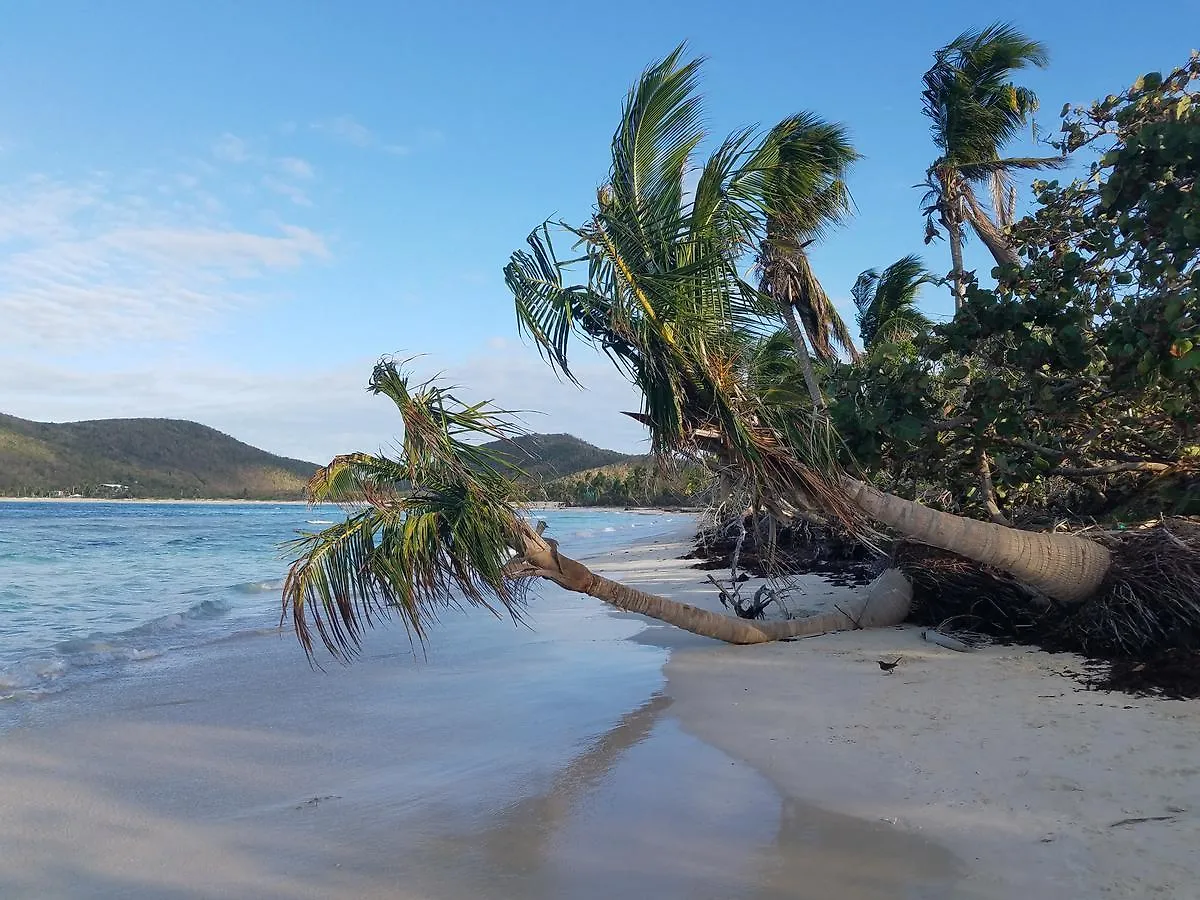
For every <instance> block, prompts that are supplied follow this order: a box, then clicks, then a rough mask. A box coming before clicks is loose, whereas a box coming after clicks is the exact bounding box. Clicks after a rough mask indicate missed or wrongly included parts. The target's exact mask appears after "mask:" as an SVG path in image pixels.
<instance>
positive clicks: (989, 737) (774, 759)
mask: <svg viewBox="0 0 1200 900" xmlns="http://www.w3.org/2000/svg"><path fill="white" fill-rule="evenodd" d="M668 555H670V554H668ZM674 555H678V554H674ZM687 566H688V564H687V563H684V562H677V561H664V562H663V563H662V564H661V568H662V570H663V571H662V573H661V575H660V576H659V577H658V578H657V579H654V580H646V581H642V584H644V585H645V586H646V587H647V588H653V587H655V586H656V585H657V586H658V587H659V588H660V589H661V588H662V586H663V585H666V584H669V585H671V588H672V593H673V594H674V595H675V596H677V597H678V598H679V599H686V600H688V601H689V602H693V603H696V604H697V605H705V606H708V607H709V608H719V607H717V606H714V605H713V603H712V600H711V597H710V592H709V591H708V590H705V588H704V584H703V580H702V579H703V573H700V572H697V571H696V570H693V569H689V568H687ZM620 568H622V566H621V564H620V563H618V564H617V565H616V569H618V570H619V569H620ZM627 568H629V569H631V570H636V568H637V566H628V567H627ZM629 574H630V575H632V576H633V580H635V581H636V580H639V579H638V578H637V573H636V571H630V573H629ZM612 576H613V577H620V573H619V571H618V572H614V573H612ZM802 581H803V583H804V584H805V585H806V587H807V591H806V593H805V594H803V595H802V596H800V598H799V599H798V600H797V601H796V605H799V606H803V607H806V608H809V609H813V610H819V609H822V608H825V607H827V606H828V605H829V604H831V603H833V602H837V597H838V596H839V594H840V592H841V590H842V589H839V588H831V587H829V586H828V585H827V584H825V583H824V582H822V581H819V580H816V579H803V580H802ZM754 586H755V583H754V582H751V583H748V584H747V585H746V586H745V588H743V590H744V591H746V592H748V593H752V592H753V588H754ZM655 635H659V636H660V638H656V637H655ZM641 639H643V640H656V639H661V640H663V642H664V643H671V644H673V645H674V646H675V647H676V650H675V652H674V653H673V655H672V658H671V661H670V663H669V665H668V666H667V673H668V676H669V681H668V693H669V694H670V696H671V697H672V698H674V700H675V703H674V705H673V706H672V708H671V712H672V715H674V716H676V717H678V718H679V720H680V721H681V722H682V724H683V726H684V728H685V729H686V730H687V731H688V732H689V733H691V734H693V735H695V736H697V737H699V738H700V739H702V740H703V741H705V742H707V743H709V744H711V745H712V746H715V747H718V748H720V749H722V750H724V751H725V752H726V753H728V754H729V755H731V756H733V757H735V758H737V759H741V760H744V761H745V762H748V763H749V764H750V765H752V766H753V767H754V768H755V769H756V770H757V771H759V772H761V773H762V774H763V775H764V776H766V777H767V778H768V779H769V780H770V781H771V782H772V783H773V784H774V785H775V787H776V789H777V790H779V791H780V792H782V793H783V794H785V795H788V796H791V797H793V798H797V799H799V800H802V801H805V802H808V803H812V804H815V805H817V806H819V807H820V808H822V809H825V810H830V811H836V812H838V813H841V814H845V815H848V816H852V817H856V818H859V819H863V820H869V821H875V822H883V823H887V824H888V825H889V826H890V827H892V828H894V829H895V830H897V831H899V832H904V833H910V834H920V835H922V836H924V837H926V838H928V839H930V840H931V841H933V842H935V843H937V844H940V845H942V846H944V847H946V848H949V849H950V850H951V851H953V852H954V853H955V854H956V855H957V856H958V857H959V858H960V859H961V860H962V861H963V864H964V865H965V867H966V877H965V878H964V879H963V881H962V882H961V883H960V884H959V885H958V886H957V888H956V893H955V894H954V896H964V897H989V898H1025V900H1033V898H1037V900H1055V898H1063V900H1067V898H1082V897H1114V898H1115V897H1128V898H1135V897H1136V898H1142V897H1162V898H1178V900H1195V898H1197V897H1200V701H1192V702H1181V701H1168V700H1153V699H1135V698H1132V697H1129V696H1127V695H1124V694H1110V693H1102V692H1092V691H1086V690H1084V689H1083V688H1082V687H1081V685H1080V682H1079V681H1077V680H1076V679H1074V678H1073V677H1071V673H1073V672H1079V671H1080V670H1081V663H1082V660H1080V659H1079V658H1078V657H1075V656H1072V655H1069V654H1054V655H1052V654H1047V653H1043V652H1040V651H1036V650H1031V649H1028V648H1022V647H991V648H987V649H983V650H978V651H974V652H971V653H956V652H953V651H950V650H945V649H942V648H940V647H937V646H934V645H931V644H929V643H926V642H925V641H923V640H922V639H921V637H920V629H917V628H913V627H903V628H895V629H886V630H880V631H870V632H852V633H844V634H838V635H828V636H824V637H818V638H811V639H807V640H804V641H796V642H789V643H777V644H769V645H760V646H756V647H730V646H712V645H709V644H705V643H702V642H699V641H695V640H692V639H690V637H684V638H680V637H679V636H678V635H676V634H672V633H670V632H669V631H668V630H667V629H665V628H661V627H654V628H653V629H648V630H647V632H645V633H643V635H642V637H641ZM897 657H900V658H901V662H900V664H899V666H897V667H896V669H895V670H894V672H893V674H891V675H885V674H884V673H883V672H882V671H881V670H880V668H879V666H878V664H877V662H878V661H879V660H885V661H891V660H894V659H896V658H897ZM864 852H869V848H864Z"/></svg>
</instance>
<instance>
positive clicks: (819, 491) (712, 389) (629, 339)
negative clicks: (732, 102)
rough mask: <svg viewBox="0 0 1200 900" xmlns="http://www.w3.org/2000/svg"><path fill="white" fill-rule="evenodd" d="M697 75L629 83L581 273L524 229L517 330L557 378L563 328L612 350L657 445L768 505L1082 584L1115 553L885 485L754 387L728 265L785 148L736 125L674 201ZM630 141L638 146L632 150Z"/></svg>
mask: <svg viewBox="0 0 1200 900" xmlns="http://www.w3.org/2000/svg"><path fill="white" fill-rule="evenodd" d="M695 73H696V63H695V62H692V63H687V64H682V63H681V62H680V58H679V51H676V53H675V54H672V56H670V57H668V58H667V59H666V60H664V61H663V62H662V63H660V64H658V65H656V66H654V67H652V68H651V69H649V70H647V72H646V73H645V74H644V75H643V76H642V79H641V80H640V81H639V83H638V85H637V87H635V88H634V90H633V91H632V92H631V94H630V99H629V101H628V102H627V104H626V110H625V116H624V119H623V122H622V124H621V126H620V128H619V129H618V131H617V136H616V138H615V139H614V153H613V167H612V171H611V173H610V186H609V187H606V188H603V189H601V191H600V198H599V203H598V204H597V209H596V212H595V214H594V215H593V218H592V219H591V220H590V222H589V223H588V224H586V225H585V226H582V227H569V226H565V225H564V226H562V228H563V229H564V230H565V231H566V232H567V234H568V235H569V236H570V237H571V238H572V239H573V240H575V241H576V242H577V243H578V245H579V247H580V250H581V253H582V258H581V259H580V260H578V261H577V262H579V264H580V265H583V266H585V267H586V276H587V277H586V279H585V280H584V281H582V282H579V283H571V279H572V277H573V274H574V272H575V266H574V264H573V263H564V262H560V261H559V257H558V256H557V255H556V254H555V252H554V249H553V246H554V244H553V238H552V236H551V233H550V230H549V228H548V227H547V226H543V227H542V228H540V229H538V230H537V231H535V232H534V233H533V234H531V235H530V236H529V239H528V243H529V246H530V250H528V251H518V252H516V253H514V254H513V257H512V260H511V261H510V262H509V264H508V266H507V267H506V269H505V276H506V281H507V284H508V286H509V288H510V290H511V291H512V292H513V295H514V298H515V300H516V311H517V318H518V322H519V323H520V326H521V328H522V330H523V331H524V332H525V333H527V334H528V335H530V336H531V337H532V339H533V340H534V342H535V344H536V345H537V346H538V348H539V350H540V351H541V352H542V353H543V354H544V356H545V357H546V358H547V359H548V360H549V361H550V363H551V364H552V366H554V367H555V368H557V369H558V370H560V371H562V372H565V373H567V374H569V373H570V368H569V359H568V356H569V347H570V345H571V342H572V339H573V338H575V339H581V340H582V341H583V342H584V343H587V344H591V345H592V346H594V347H598V348H599V349H601V350H603V351H604V352H606V353H608V354H609V355H610V356H611V357H612V358H613V359H614V360H615V361H616V363H617V365H618V366H619V368H620V369H621V370H622V371H623V372H624V373H625V374H626V375H627V376H628V377H629V378H630V380H631V381H632V382H633V383H634V385H635V386H637V387H638V388H639V389H640V391H641V393H642V395H643V398H644V399H643V411H642V414H641V415H640V416H639V419H640V420H641V421H643V422H644V423H646V424H647V425H648V426H649V428H650V434H651V441H652V445H653V447H654V448H655V450H656V451H659V452H679V451H688V450H692V449H695V448H697V447H699V448H701V449H703V450H705V451H708V452H711V453H712V454H714V455H715V456H716V457H717V458H719V459H720V460H721V461H722V464H723V465H724V467H725V468H726V470H727V471H728V470H731V469H735V470H736V471H737V472H739V473H740V474H741V476H742V477H743V478H744V479H745V482H746V483H747V484H748V485H749V486H751V488H752V490H753V491H754V494H755V497H756V501H757V502H759V503H761V504H763V505H765V506H767V508H768V509H770V510H771V511H772V512H778V513H781V514H784V515H787V514H789V510H790V509H797V508H799V509H819V510H821V511H823V512H824V513H826V514H828V515H833V516H835V517H837V518H838V519H840V520H841V521H842V522H844V523H846V524H847V525H848V527H850V528H851V529H852V530H855V531H857V532H858V533H860V534H868V535H869V530H868V528H867V524H866V523H867V521H868V520H872V521H875V522H878V523H881V524H883V525H887V526H889V527H891V528H894V529H896V530H897V531H899V532H900V533H902V534H905V535H907V536H909V537H912V538H914V539H916V540H919V541H922V542H924V543H927V544H931V545H933V546H936V547H940V548H942V549H945V550H951V551H953V552H957V553H959V554H961V555H963V556H966V557H968V558H970V559H973V560H975V561H977V562H981V563H985V564H987V565H991V566H994V567H996V568H999V569H1001V570H1003V571H1007V572H1009V573H1010V574H1013V575H1014V576H1016V577H1018V578H1020V579H1022V580H1023V581H1025V582H1026V583H1028V584H1030V585H1032V586H1034V587H1036V588H1038V589H1039V590H1041V591H1042V592H1043V593H1045V594H1046V595H1047V596H1050V597H1052V598H1054V599H1057V600H1061V601H1064V602H1071V601H1078V600H1081V599H1083V598H1085V597H1087V596H1089V595H1090V594H1092V593H1093V592H1094V591H1095V590H1096V589H1097V588H1098V587H1099V585H1100V583H1101V581H1102V580H1103V577H1104V575H1105V573H1106V572H1107V570H1108V567H1109V565H1110V562H1111V557H1110V555H1109V553H1108V551H1107V550H1106V549H1105V548H1103V547H1102V546H1100V545H1099V544H1097V543H1095V542H1093V541H1089V540H1086V539H1083V538H1079V537H1076V536H1071V535H1062V534H1048V535H1047V534H1034V533H1031V532H1025V531H1020V530H1015V529H1011V528H1004V527H1002V526H999V525H997V524H994V523H984V522H978V521H975V520H972V519H965V518H962V517H959V516H953V515H949V514H946V513H942V512H938V511H936V510H933V509H930V508H928V507H924V506H921V505H920V504H917V503H914V502H912V501H908V500H905V499H903V498H900V497H896V496H893V495H888V494H884V493H882V492H880V491H878V490H876V489H875V488H873V487H871V486H870V485H868V484H865V483H863V482H861V481H859V480H857V479H855V478H853V477H851V476H850V475H848V474H847V473H845V472H843V471H842V470H841V469H840V468H839V466H838V464H837V454H836V452H835V448H836V443H837V436H836V435H835V434H832V433H831V431H830V426H829V423H828V418H827V417H826V416H824V415H822V414H821V411H820V410H817V409H814V406H813V404H811V403H796V402H794V400H793V397H794V394H793V393H792V392H786V391H785V392H775V393H773V394H771V395H770V396H769V397H764V396H763V395H762V394H761V393H760V392H759V391H758V390H756V387H755V385H754V384H753V383H752V382H751V381H748V380H747V378H746V377H745V373H746V372H747V370H748V363H749V360H750V357H751V355H752V353H753V348H754V347H755V346H757V342H756V341H755V340H752V339H749V338H748V337H747V322H748V319H747V315H746V312H747V310H750V311H753V299H754V298H753V297H752V296H748V293H749V292H748V291H747V286H746V285H745V284H744V283H743V282H741V281H740V280H739V279H737V278H736V277H731V276H730V273H731V272H736V270H737V269H738V263H739V261H740V259H741V258H742V256H743V255H745V254H746V252H747V246H748V244H747V241H746V238H747V236H753V235H755V234H756V233H761V232H763V231H765V220H766V218H767V216H768V215H769V214H770V212H771V209H772V205H771V200H772V197H771V190H772V189H773V188H772V185H775V184H778V183H781V180H782V179H784V173H785V172H786V161H787V160H786V151H784V152H782V153H781V144H780V142H778V141H776V140H773V137H774V136H775V135H776V134H777V131H775V130H773V131H772V132H769V133H768V135H767V136H766V138H765V139H764V140H763V141H762V142H760V143H759V144H757V145H752V144H751V142H750V140H749V138H748V136H747V133H745V132H741V133H739V134H737V135H735V136H734V137H732V138H730V139H728V140H726V141H725V142H724V143H723V144H722V145H721V147H720V148H718V150H717V151H716V153H714V154H713V156H712V157H710V158H709V160H708V161H707V162H706V163H705V164H704V166H703V167H702V170H701V172H702V174H701V178H700V182H699V184H698V186H697V190H696V192H695V196H694V198H693V200H692V202H691V203H690V204H689V203H684V202H683V201H682V199H681V198H682V197H683V191H682V178H683V172H684V169H685V165H684V163H685V157H686V154H683V155H682V157H681V155H680V154H678V153H677V151H678V150H679V148H680V147H682V146H684V145H685V144H686V146H687V148H688V149H689V150H690V149H691V148H694V147H695V146H696V145H697V144H698V143H699V141H700V136H701V135H700V130H699V126H698V125H695V126H694V130H688V129H685V128H682V127H680V124H679V123H680V122H681V121H682V120H683V119H684V118H688V119H690V118H691V117H695V116H696V115H697V113H698V107H697V103H696V98H695V96H694V95H693V93H692V89H693V84H694V80H695ZM651 113H653V114H652V115H651ZM685 136H686V137H685ZM630 141H634V142H635V146H636V148H637V149H638V150H639V151H640V152H638V153H636V154H635V153H631V152H629V145H630V143H629V142H630ZM781 157H782V162H781ZM756 191H761V192H762V193H763V194H765V195H766V196H763V195H762V194H757V195H756ZM610 236H612V237H610ZM618 238H619V241H618V240H617V239H618ZM760 311H761V310H760Z"/></svg>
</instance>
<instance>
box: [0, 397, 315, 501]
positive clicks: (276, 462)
mask: <svg viewBox="0 0 1200 900" xmlns="http://www.w3.org/2000/svg"><path fill="white" fill-rule="evenodd" d="M316 470H317V466H316V465H315V464H314V463H308V462H304V461H302V460H298V459H287V458H285V457H282V456H275V455H274V454H272V453H267V452H266V451H265V450H259V449H257V448H255V447H251V446H249V445H248V444H243V443H242V442H241V441H238V440H235V439H234V438H231V437H229V436H228V435H226V434H222V433H221V432H219V431H216V430H215V429H212V428H208V427H206V426H204V425H199V424H197V423H195V422H184V421H180V420H178V419H99V420H96V421H91V422H68V423H63V424H48V423H42V422H30V421H28V420H26V419H18V418H16V417H14V416H5V415H0V496H22V497H28V496H48V495H53V494H56V493H63V494H67V495H70V494H79V495H82V496H85V497H153V498H182V499H192V498H217V499H252V500H279V499H288V500H299V499H301V498H303V496H304V485H305V482H307V481H308V479H309V478H310V477H311V476H312V474H313V472H315V471H316ZM106 484H107V485H120V486H121V487H119V488H114V487H106V486H105V485H106Z"/></svg>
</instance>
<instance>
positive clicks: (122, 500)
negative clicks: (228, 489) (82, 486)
mask: <svg viewBox="0 0 1200 900" xmlns="http://www.w3.org/2000/svg"><path fill="white" fill-rule="evenodd" d="M0 503H114V504H119V505H122V506H136V505H138V504H142V503H145V504H151V503H157V504H169V505H172V506H309V505H310V504H309V502H308V501H307V500H234V499H230V498H224V499H205V500H200V499H192V500H171V499H168V498H165V497H144V498H143V497H0Z"/></svg>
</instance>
